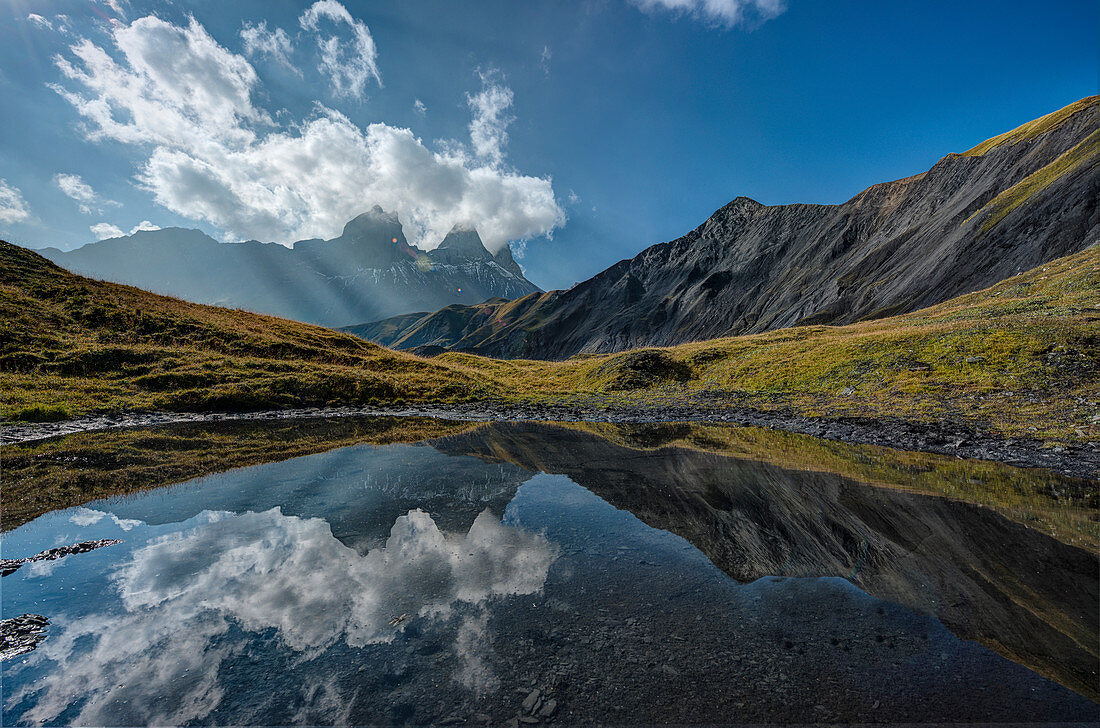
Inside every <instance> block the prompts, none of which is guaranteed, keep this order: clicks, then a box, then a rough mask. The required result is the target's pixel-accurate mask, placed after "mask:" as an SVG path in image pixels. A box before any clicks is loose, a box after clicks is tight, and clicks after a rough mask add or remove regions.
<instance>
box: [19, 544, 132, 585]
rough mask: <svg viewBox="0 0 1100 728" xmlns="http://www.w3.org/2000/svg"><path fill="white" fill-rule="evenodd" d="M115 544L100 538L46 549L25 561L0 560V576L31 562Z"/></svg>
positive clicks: (50, 559) (81, 552)
mask: <svg viewBox="0 0 1100 728" xmlns="http://www.w3.org/2000/svg"><path fill="white" fill-rule="evenodd" d="M116 543H122V542H121V541H119V540H118V539H115V538H100V539H96V540H95V541H81V542H80V543H74V544H71V545H69V546H58V547H57V548H52V549H46V550H45V551H43V552H41V553H37V554H35V555H34V556H28V557H26V558H25V559H0V576H7V575H8V574H14V573H15V572H16V571H19V569H20V568H22V567H23V565H24V564H29V563H31V562H32V561H53V560H54V559H60V558H63V557H65V556H71V555H72V554H83V553H87V552H88V551H94V550H95V549H101V548H103V547H104V546H114V545H115V544H116Z"/></svg>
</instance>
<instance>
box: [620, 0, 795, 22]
mask: <svg viewBox="0 0 1100 728" xmlns="http://www.w3.org/2000/svg"><path fill="white" fill-rule="evenodd" d="M631 2H633V3H634V4H635V5H637V6H638V7H640V8H641V9H642V10H645V11H647V12H652V11H654V10H669V11H672V12H673V13H677V14H681V15H690V16H692V17H696V18H700V19H702V20H706V21H707V22H711V23H715V24H717V25H721V26H725V27H727V28H730V27H733V26H735V25H743V24H752V23H760V22H763V21H765V20H771V19H772V18H774V17H776V16H778V15H779V14H781V13H782V12H783V11H784V10H786V9H787V3H786V0H631Z"/></svg>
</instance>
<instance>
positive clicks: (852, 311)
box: [370, 97, 1100, 359]
mask: <svg viewBox="0 0 1100 728" xmlns="http://www.w3.org/2000/svg"><path fill="white" fill-rule="evenodd" d="M1098 128H1100V97H1091V98H1089V99H1084V100H1082V101H1079V102H1077V103H1076V104H1073V105H1071V106H1070V107H1067V108H1066V109H1063V110H1061V111H1059V112H1055V113H1054V114H1051V115H1050V116H1048V117H1043V119H1039V120H1036V121H1035V122H1031V123H1030V124H1028V125H1025V126H1024V127H1021V128H1020V129H1017V130H1014V131H1013V132H1010V133H1008V134H1006V135H1002V137H997V138H995V139H993V140H990V141H989V142H986V143H984V144H982V145H979V146H978V147H975V149H973V150H971V151H969V152H966V153H964V154H949V155H948V156H946V157H944V158H943V159H941V160H940V161H939V162H937V163H936V165H935V166H933V167H932V169H930V170H928V171H927V172H925V173H923V174H919V175H916V176H914V177H909V178H906V179H901V180H897V181H895V182H888V183H884V184H878V185H875V186H873V187H870V188H868V189H866V190H864V191H863V192H861V193H860V194H858V195H856V196H855V197H853V198H852V199H851V200H849V201H848V202H845V203H843V204H841V205H778V206H772V207H769V206H765V205H762V204H760V203H758V202H755V201H753V200H751V199H749V198H747V197H738V198H737V199H735V200H733V201H732V202H730V203H729V204H728V205H726V206H725V207H723V208H722V209H720V210H718V211H717V212H716V213H714V215H712V216H711V217H710V219H708V220H707V221H706V222H704V223H703V224H702V225H700V226H699V227H698V228H696V229H695V230H693V231H691V232H690V233H688V234H687V235H685V236H683V237H682V238H679V239H677V240H673V241H671V242H668V243H662V244H659V245H654V246H652V247H650V248H647V249H646V250H644V251H642V252H641V253H640V254H639V255H637V256H636V257H634V258H632V259H630V260H624V261H621V262H619V263H617V264H616V265H614V266H612V267H610V268H608V269H607V270H605V271H603V272H602V273H599V274H598V275H596V276H595V277H593V278H591V279H589V280H587V281H585V282H583V283H581V284H578V285H577V286H574V287H573V288H571V289H569V290H568V291H554V292H552V293H549V294H541V295H538V296H528V297H527V298H525V299H522V300H520V301H516V302H514V303H513V304H512V305H511V306H510V307H509V311H508V312H507V314H506V315H503V316H491V317H487V316H486V315H485V311H484V307H480V306H476V307H470V308H468V309H462V310H458V309H451V310H449V311H447V312H446V313H445V314H443V313H442V312H437V313H434V314H428V316H426V317H421V318H419V319H416V320H413V321H411V322H405V323H404V325H394V322H379V324H384V325H382V326H379V325H375V330H373V331H371V334H372V335H371V336H370V338H372V339H373V340H375V341H378V342H379V343H382V344H386V345H392V346H397V347H406V348H411V347H413V346H423V345H436V346H445V347H449V348H451V349H455V350H460V351H470V352H475V353H479V354H485V355H488V356H498V357H533V358H543V359H561V358H566V357H569V356H571V355H573V354H577V353H582V352H590V353H591V352H612V351H620V350H624V349H631V348H637V347H643V346H665V345H672V344H679V343H683V342H686V341H694V340H702V339H710V338H715V337H720V336H731V335H738V334H747V333H755V332H760V331H767V330H771V329H776V328H782V327H787V326H796V325H800V324H845V323H851V322H855V321H859V320H863V319H870V318H881V317H884V316H890V315H895V314H899V313H905V312H909V311H915V310H917V309H920V308H923V307H926V306H929V305H932V304H935V303H939V302H941V301H945V300H947V299H949V298H952V297H954V296H958V295H960V294H963V293H967V292H970V291H974V290H979V289H981V288H985V287H987V286H990V285H992V284H994V283H996V282H997V281H1000V280H1003V279H1004V278H1007V277H1008V276H1011V275H1013V274H1015V273H1017V272H1019V271H1023V270H1027V269H1029V268H1033V267H1035V266H1036V265H1039V264H1041V263H1044V262H1046V261H1048V260H1052V259H1054V258H1058V257H1061V256H1064V255H1069V254H1071V253H1074V252H1077V251H1079V250H1082V249H1084V248H1086V247H1087V246H1088V245H1090V244H1091V243H1095V242H1096V241H1097V239H1098V238H1100V206H1098V205H1097V204H1096V201H1097V199H1100V131H1097V129H1098ZM441 315H442V316H445V317H446V318H448V319H450V320H451V323H450V324H449V325H448V326H439V325H437V324H436V323H434V322H432V321H431V320H430V319H431V317H440V316H441ZM457 320H461V322H460V323H456V321H457ZM452 330H453V331H455V332H458V333H460V334H461V336H459V337H457V338H450V337H448V335H447V332H448V331H452ZM414 331H415V332H417V333H416V334H415V335H413V336H411V337H410V336H409V334H410V333H412V332H414ZM425 333H427V334H434V335H435V337H434V338H433V337H432V336H430V335H424V334H425Z"/></svg>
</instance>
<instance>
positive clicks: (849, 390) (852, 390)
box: [840, 387, 856, 397]
mask: <svg viewBox="0 0 1100 728" xmlns="http://www.w3.org/2000/svg"><path fill="white" fill-rule="evenodd" d="M855 393H856V390H855V388H854V387H845V388H844V389H842V390H840V395H841V396H842V397H847V396H848V395H849V394H855Z"/></svg>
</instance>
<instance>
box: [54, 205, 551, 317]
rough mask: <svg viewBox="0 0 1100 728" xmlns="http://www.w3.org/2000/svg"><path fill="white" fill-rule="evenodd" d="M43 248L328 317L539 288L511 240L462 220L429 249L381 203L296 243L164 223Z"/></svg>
mask: <svg viewBox="0 0 1100 728" xmlns="http://www.w3.org/2000/svg"><path fill="white" fill-rule="evenodd" d="M37 252H39V253H41V254H42V255H43V256H45V257H46V258H49V259H50V260H52V261H53V262H55V263H57V264H58V265H60V266H62V267H64V268H67V269H69V270H71V271H73V272H74V273H80V274H82V275H86V276H91V277H95V278H100V279H103V280H108V281H113V282H116V283H126V284H130V285H134V286H137V287H139V288H144V289H146V290H149V291H153V292H156V293H161V294H165V295H171V296H176V297H179V298H183V299H186V300H189V301H194V302H196V303H207V304H214V305H218V306H226V307H230V308H243V309H247V310H250V311H255V312H259V313H267V314H273V315H276V316H283V317H286V318H291V319H296V320H298V321H305V322H308V323H315V324H321V325H325V326H341V325H345V324H351V323H355V322H360V321H364V320H370V319H377V318H383V317H386V316H392V315H394V314H399V313H406V312H408V311H424V310H428V309H436V308H439V307H441V306H446V305H448V304H452V303H465V304H472V303H477V302H480V301H484V300H485V299H488V298H495V297H499V298H505V299H511V298H519V297H521V296H525V295H527V294H529V293H532V292H536V291H538V290H539V288H538V286H536V285H535V284H534V283H531V281H529V280H527V279H526V278H525V277H524V275H523V271H522V270H520V267H519V265H517V264H516V262H515V260H514V259H513V258H512V253H511V251H510V249H509V248H508V247H507V246H505V247H504V248H502V249H501V250H500V251H499V252H497V253H496V254H495V255H494V254H492V253H490V252H489V251H488V250H487V249H486V248H485V246H484V245H483V244H482V241H481V237H480V236H479V235H478V234H477V231H476V230H474V229H473V228H472V227H456V228H455V229H453V230H452V231H451V232H450V233H449V234H448V235H447V237H446V238H444V240H443V242H442V243H441V244H440V245H439V247H438V248H436V249H435V250H430V251H423V250H420V249H419V248H417V247H415V246H411V245H409V244H408V242H407V241H406V239H405V235H404V233H403V232H402V230H401V223H400V222H399V221H398V219H397V217H396V216H395V215H391V214H388V213H386V212H384V211H383V210H382V209H381V208H379V207H377V206H376V207H375V208H374V209H373V210H371V211H370V212H367V213H364V214H362V215H360V216H358V217H356V218H355V219H354V220H352V221H351V222H349V223H348V224H347V225H345V226H344V231H343V233H342V234H341V235H340V236H339V237H337V238H334V239H332V240H316V239H314V240H302V241H299V242H297V243H294V245H293V247H286V246H284V245H279V244H276V243H260V242H257V241H249V242H246V243H220V242H218V241H216V240H214V239H213V238H211V237H209V236H207V235H206V234H205V233H203V232H201V231H199V230H185V229H182V228H165V229H162V230H147V231H138V232H135V233H134V234H133V235H127V236H124V237H120V238H111V239H109V240H101V241H100V242H98V243H91V244H89V245H85V246H84V247H82V248H78V249H76V250H72V251H67V252H66V251H61V250H58V249H57V248H46V249H44V250H39V251H37Z"/></svg>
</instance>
